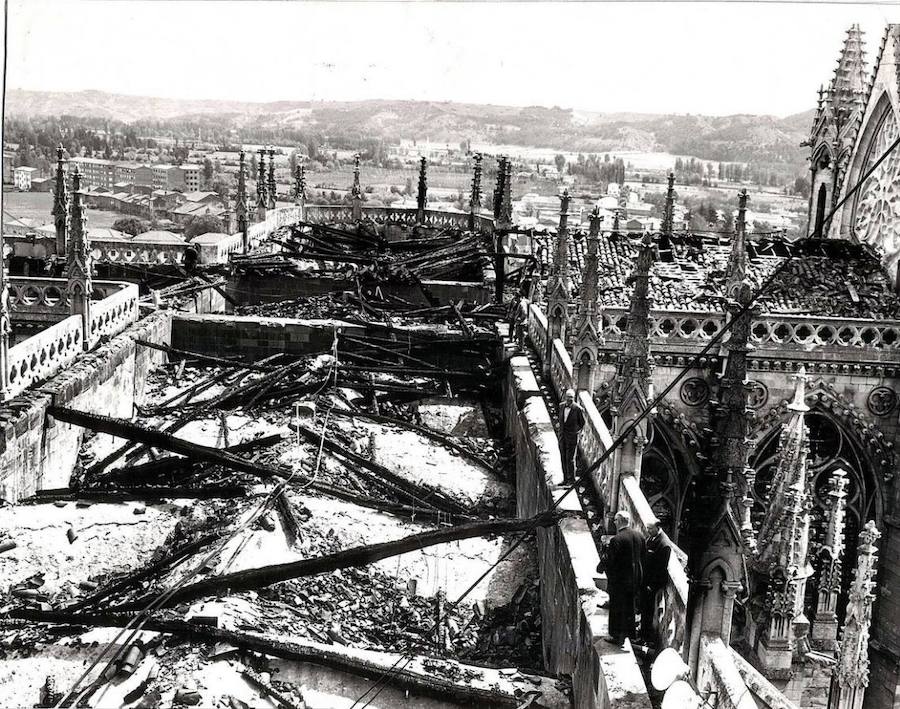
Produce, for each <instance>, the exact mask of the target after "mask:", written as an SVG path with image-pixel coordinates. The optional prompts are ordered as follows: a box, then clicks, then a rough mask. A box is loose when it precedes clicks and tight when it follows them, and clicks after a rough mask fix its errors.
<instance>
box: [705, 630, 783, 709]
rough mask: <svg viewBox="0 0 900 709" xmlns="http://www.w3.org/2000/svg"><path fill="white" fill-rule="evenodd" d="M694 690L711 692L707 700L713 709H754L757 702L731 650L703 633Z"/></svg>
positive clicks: (711, 636) (712, 636) (718, 638)
mask: <svg viewBox="0 0 900 709" xmlns="http://www.w3.org/2000/svg"><path fill="white" fill-rule="evenodd" d="M697 687H699V688H700V691H701V693H703V694H706V693H707V692H710V693H711V696H710V699H712V700H713V701H711V702H710V704H711V705H712V706H715V707H717V709H757V703H756V702H755V701H754V698H753V695H752V693H751V692H750V690H749V689H748V688H747V684H746V683H745V682H744V678H743V677H742V676H741V673H740V672H739V671H738V667H737V665H736V664H735V661H734V654H733V653H732V651H731V648H729V647H728V646H727V645H725V643H724V642H722V638H720V637H718V636H716V635H711V634H709V633H704V634H703V635H702V636H701V638H700V661H699V665H698V668H697ZM712 693H714V694H712ZM762 706H773V707H775V706H783V705H781V704H777V705H769V704H762Z"/></svg>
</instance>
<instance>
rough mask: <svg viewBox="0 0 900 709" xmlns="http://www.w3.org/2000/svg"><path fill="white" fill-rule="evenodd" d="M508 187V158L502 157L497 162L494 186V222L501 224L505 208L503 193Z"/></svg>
mask: <svg viewBox="0 0 900 709" xmlns="http://www.w3.org/2000/svg"><path fill="white" fill-rule="evenodd" d="M505 185H506V157H505V156H503V155H501V156H500V158H499V159H498V160H497V181H496V183H495V185H494V221H495V222H497V223H499V222H500V214H501V209H502V206H503V191H504V189H505Z"/></svg>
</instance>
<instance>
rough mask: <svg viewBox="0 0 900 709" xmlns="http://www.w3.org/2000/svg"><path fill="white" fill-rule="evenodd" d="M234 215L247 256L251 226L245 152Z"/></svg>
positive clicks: (240, 170) (242, 152)
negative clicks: (248, 230)
mask: <svg viewBox="0 0 900 709" xmlns="http://www.w3.org/2000/svg"><path fill="white" fill-rule="evenodd" d="M234 214H235V219H236V221H237V230H238V231H239V232H240V233H241V245H242V246H241V249H242V252H243V253H245V254H246V253H248V252H249V250H250V245H249V244H248V242H247V238H248V233H247V229H248V228H249V226H250V205H249V199H248V197H247V174H246V166H245V164H244V151H243V150H242V151H241V153H240V156H239V158H238V183H237V202H236V204H235V207H234Z"/></svg>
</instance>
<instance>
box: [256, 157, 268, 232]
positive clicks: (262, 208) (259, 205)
mask: <svg viewBox="0 0 900 709" xmlns="http://www.w3.org/2000/svg"><path fill="white" fill-rule="evenodd" d="M257 153H258V154H259V160H258V165H257V174H256V221H258V222H261V221H263V220H264V219H265V218H266V209H267V208H268V206H269V195H268V190H266V149H265V148H260V149H259V150H258V151H257Z"/></svg>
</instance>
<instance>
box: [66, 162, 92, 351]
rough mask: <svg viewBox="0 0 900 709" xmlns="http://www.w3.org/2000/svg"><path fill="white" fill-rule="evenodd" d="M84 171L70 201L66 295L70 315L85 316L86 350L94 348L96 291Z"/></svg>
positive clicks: (74, 182) (75, 181) (74, 181)
mask: <svg viewBox="0 0 900 709" xmlns="http://www.w3.org/2000/svg"><path fill="white" fill-rule="evenodd" d="M80 190H81V172H80V171H79V169H78V166H77V165H76V166H75V170H74V172H73V173H72V198H71V200H70V201H69V250H68V254H67V255H66V280H67V283H66V294H67V295H68V296H69V304H70V309H71V310H70V312H71V313H72V315H81V322H82V338H81V343H82V346H83V347H84V349H85V350H87V349H89V348H90V339H91V337H90V335H91V295H92V294H93V292H94V282H93V274H92V270H93V263H92V261H93V259H92V258H91V244H90V239H89V238H88V233H87V218H86V217H85V215H84V205H82V204H81V191H80Z"/></svg>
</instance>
